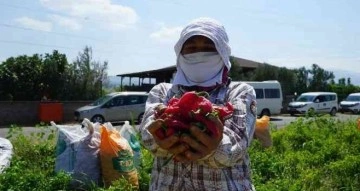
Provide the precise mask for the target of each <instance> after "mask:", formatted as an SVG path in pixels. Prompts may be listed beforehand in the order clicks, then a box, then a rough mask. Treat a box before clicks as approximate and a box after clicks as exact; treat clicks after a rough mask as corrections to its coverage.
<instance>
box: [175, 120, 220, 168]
mask: <svg viewBox="0 0 360 191" xmlns="http://www.w3.org/2000/svg"><path fill="white" fill-rule="evenodd" d="M209 120H211V121H212V122H213V123H215V125H216V127H217V128H218V129H219V132H220V133H219V134H218V135H216V136H211V135H209V134H207V133H205V132H204V131H202V130H201V129H200V128H199V127H197V126H195V125H192V126H191V127H190V135H186V134H184V135H182V136H181V138H180V142H181V143H182V144H186V145H189V147H190V149H187V150H185V152H183V153H180V154H178V155H176V156H175V160H177V161H180V162H185V163H186V162H192V161H196V160H199V159H202V158H204V157H206V156H208V155H210V154H212V153H213V152H215V150H216V149H217V147H218V146H219V144H220V142H221V140H222V137H223V130H224V125H223V124H222V123H221V121H220V119H219V118H218V117H215V116H211V117H209Z"/></svg>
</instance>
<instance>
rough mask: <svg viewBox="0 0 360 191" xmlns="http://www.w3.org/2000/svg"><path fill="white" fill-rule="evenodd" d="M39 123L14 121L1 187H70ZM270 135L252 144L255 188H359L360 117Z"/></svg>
mask: <svg viewBox="0 0 360 191" xmlns="http://www.w3.org/2000/svg"><path fill="white" fill-rule="evenodd" d="M37 128H39V131H37V133H32V134H30V135H24V134H23V132H22V128H19V127H14V126H13V127H12V128H11V130H10V131H9V133H8V138H9V139H10V140H11V142H12V144H13V146H14V152H15V154H14V156H13V158H12V161H11V166H10V167H9V168H7V169H6V171H5V172H4V173H3V174H0V190H70V188H69V187H68V185H69V182H70V180H71V178H70V176H69V175H67V174H65V173H55V172H54V164H55V141H56V132H55V131H53V130H51V131H50V132H49V129H48V128H46V127H43V126H38V127H37ZM271 134H272V138H273V146H272V147H270V148H268V149H264V148H262V147H261V146H260V144H259V142H257V141H254V142H253V143H252V145H251V147H250V151H249V152H250V158H251V168H252V179H253V183H254V185H255V187H256V190H260V191H263V190H264V191H265V190H266V191H268V190H284V191H288V190H324V191H325V190H349V191H350V190H359V189H360V129H359V128H358V126H357V123H356V121H355V120H348V121H340V120H337V119H335V118H331V117H328V116H322V117H313V118H306V117H299V118H297V120H296V121H294V122H292V123H290V124H288V125H287V126H285V127H284V128H281V129H277V128H275V125H273V127H272V131H271ZM142 156H143V157H142V165H141V167H140V168H139V169H138V172H139V178H140V179H139V180H140V190H148V185H149V180H150V171H151V165H152V156H151V154H150V153H149V152H147V151H146V150H145V149H142ZM87 190H131V188H130V186H129V184H127V183H126V181H124V180H119V181H117V182H116V183H115V184H114V186H112V187H110V188H107V189H105V188H102V187H96V186H94V185H92V186H90V187H89V188H87Z"/></svg>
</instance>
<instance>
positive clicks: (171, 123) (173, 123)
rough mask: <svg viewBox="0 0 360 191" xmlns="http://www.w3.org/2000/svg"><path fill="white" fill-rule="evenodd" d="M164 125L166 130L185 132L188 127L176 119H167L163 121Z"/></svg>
mask: <svg viewBox="0 0 360 191" xmlns="http://www.w3.org/2000/svg"><path fill="white" fill-rule="evenodd" d="M165 125H166V127H168V128H170V127H171V128H174V129H176V130H180V131H181V130H187V129H189V125H187V124H185V123H183V122H181V121H180V120H177V119H173V118H168V119H166V120H165Z"/></svg>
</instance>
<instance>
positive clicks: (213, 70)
mask: <svg viewBox="0 0 360 191" xmlns="http://www.w3.org/2000/svg"><path fill="white" fill-rule="evenodd" d="M178 61H179V66H180V68H181V70H182V71H183V72H184V74H185V76H186V78H187V79H188V80H189V81H191V82H194V83H203V82H206V81H208V80H211V79H213V78H215V77H218V74H219V73H220V72H221V71H222V68H223V67H224V66H225V65H224V63H223V61H222V59H221V57H220V55H219V54H218V53H217V52H197V53H192V54H185V55H181V54H180V55H179V60H178ZM220 77H221V76H220Z"/></svg>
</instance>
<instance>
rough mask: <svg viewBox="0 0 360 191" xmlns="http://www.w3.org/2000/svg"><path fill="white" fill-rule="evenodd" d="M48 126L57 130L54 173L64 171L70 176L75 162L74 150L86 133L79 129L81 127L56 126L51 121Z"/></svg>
mask: <svg viewBox="0 0 360 191" xmlns="http://www.w3.org/2000/svg"><path fill="white" fill-rule="evenodd" d="M50 124H51V125H52V126H53V127H55V128H57V129H58V138H57V143H56V160H55V172H59V171H65V172H68V173H71V174H72V173H73V172H74V166H75V160H76V148H77V147H78V144H79V142H80V140H81V139H82V138H84V137H86V135H87V133H86V132H85V131H84V130H83V129H82V128H81V125H73V126H70V125H57V124H55V123H54V122H53V121H51V122H50Z"/></svg>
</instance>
